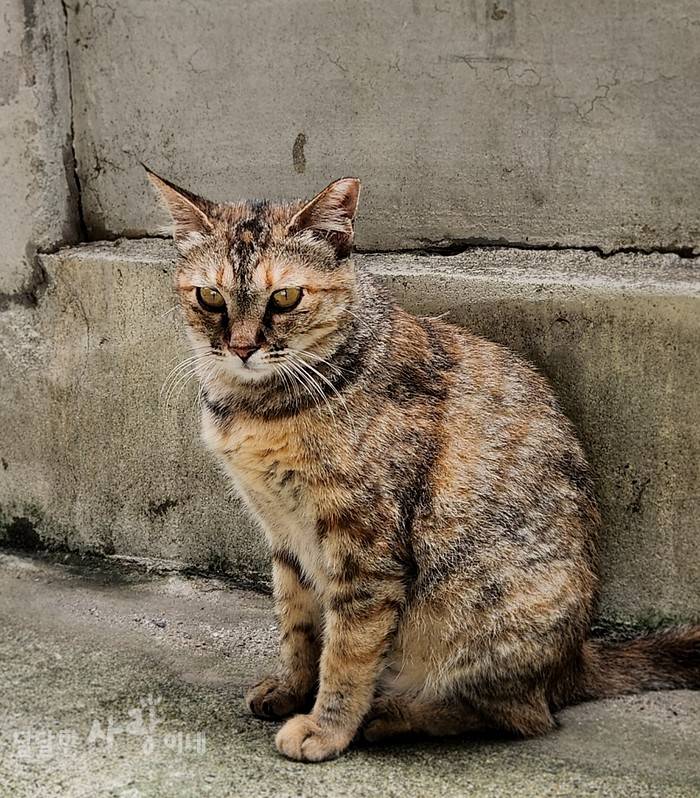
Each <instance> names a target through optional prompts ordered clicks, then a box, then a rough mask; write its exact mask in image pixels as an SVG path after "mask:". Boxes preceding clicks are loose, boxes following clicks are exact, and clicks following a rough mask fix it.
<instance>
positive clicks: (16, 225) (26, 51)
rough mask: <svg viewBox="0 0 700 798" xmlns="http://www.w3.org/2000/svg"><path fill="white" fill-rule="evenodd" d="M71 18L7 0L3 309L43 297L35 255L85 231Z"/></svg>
mask: <svg viewBox="0 0 700 798" xmlns="http://www.w3.org/2000/svg"><path fill="white" fill-rule="evenodd" d="M74 171H75V163H74V159H73V143H72V131H71V104H70V78H69V71H68V60H67V53H66V19H65V15H64V12H63V8H62V6H61V3H60V2H56V0H44V1H42V0H38V2H29V1H27V0H25V2H21V0H5V2H4V3H3V15H2V25H1V26H0V186H1V189H0V196H2V217H3V218H2V224H0V310H1V309H3V308H6V307H8V306H10V305H13V304H20V305H22V304H27V303H32V302H34V301H36V295H37V293H38V292H40V290H41V284H42V275H41V273H40V269H39V266H38V262H37V260H36V258H35V255H36V253H37V252H38V251H46V250H49V249H52V248H55V247H56V246H57V245H58V244H61V243H66V242H68V241H75V240H76V239H77V237H78V234H79V214H78V197H77V187H76V183H75V175H74Z"/></svg>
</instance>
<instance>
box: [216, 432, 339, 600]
mask: <svg viewBox="0 0 700 798" xmlns="http://www.w3.org/2000/svg"><path fill="white" fill-rule="evenodd" d="M203 436H204V439H205V442H206V443H207V444H208V446H209V447H210V448H212V449H213V450H214V451H215V452H216V453H217V454H218V455H219V457H220V458H221V460H222V461H223V463H224V465H225V467H226V470H227V471H228V473H229V474H230V476H231V478H232V480H233V482H234V484H235V485H236V487H237V489H238V491H239V493H240V494H241V496H242V497H243V499H244V500H245V501H246V503H247V504H248V506H249V508H250V509H251V510H252V512H253V513H254V514H255V515H256V516H257V517H258V518H259V520H260V521H261V522H262V526H263V528H264V529H265V533H266V535H267V537H268V539H269V542H270V545H271V546H272V547H273V549H274V548H278V549H286V550H288V551H291V552H292V553H293V554H294V555H295V557H296V558H297V559H298V561H299V562H300V563H301V565H302V567H303V569H304V571H305V573H306V575H307V576H308V577H309V578H310V579H312V581H313V582H314V583H315V584H316V585H317V586H318V587H319V589H321V590H322V589H323V586H324V584H325V581H326V579H325V572H326V568H325V564H324V561H323V552H322V551H321V548H320V545H319V542H318V536H317V535H316V522H317V519H318V517H319V515H320V514H322V513H323V504H324V503H325V500H326V499H325V497H324V493H325V490H326V488H325V487H320V485H321V484H322V483H325V485H327V484H328V482H330V481H331V480H330V479H329V477H330V474H329V471H330V468H329V464H328V461H327V458H328V456H329V453H328V450H327V447H324V446H323V444H322V442H320V441H319V440H318V438H316V437H315V436H313V435H310V434H309V432H308V431H303V430H300V429H299V428H298V427H296V426H295V425H294V424H292V423H289V422H285V421H280V422H264V423H258V422H256V421H247V422H241V423H239V424H236V425H232V427H231V428H230V429H227V430H225V431H222V430H220V429H219V428H218V427H217V426H216V425H214V424H210V423H208V422H207V421H206V420H203Z"/></svg>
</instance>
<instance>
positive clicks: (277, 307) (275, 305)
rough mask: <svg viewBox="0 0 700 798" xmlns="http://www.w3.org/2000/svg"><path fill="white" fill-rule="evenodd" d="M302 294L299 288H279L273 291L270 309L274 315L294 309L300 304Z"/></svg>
mask: <svg viewBox="0 0 700 798" xmlns="http://www.w3.org/2000/svg"><path fill="white" fill-rule="evenodd" d="M303 295H304V292H303V291H302V289H301V288H280V289H279V290H278V291H274V292H273V293H272V296H271V297H270V307H271V308H272V310H274V311H275V312H276V313H285V312H286V311H288V310H294V308H295V307H296V306H297V305H298V304H299V303H300V302H301V298H302V296H303Z"/></svg>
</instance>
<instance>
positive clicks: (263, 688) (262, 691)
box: [245, 676, 306, 720]
mask: <svg viewBox="0 0 700 798" xmlns="http://www.w3.org/2000/svg"><path fill="white" fill-rule="evenodd" d="M245 700H246V704H247V705H248V709H250V711H251V712H252V713H253V715H255V716H256V717H258V718H264V719H265V720H280V719H281V718H287V717H289V716H290V715H293V714H294V713H295V712H298V711H299V710H300V709H303V708H304V705H305V704H306V699H305V697H304V696H300V695H299V694H298V693H297V692H295V691H294V690H292V688H291V687H289V685H287V684H285V682H284V681H282V680H281V679H279V678H278V677H277V676H266V677H265V678H264V679H262V680H261V681H259V682H258V683H257V684H256V685H253V687H251V688H250V690H249V691H248V693H247V695H246V697H245Z"/></svg>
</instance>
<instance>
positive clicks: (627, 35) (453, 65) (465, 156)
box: [67, 0, 700, 250]
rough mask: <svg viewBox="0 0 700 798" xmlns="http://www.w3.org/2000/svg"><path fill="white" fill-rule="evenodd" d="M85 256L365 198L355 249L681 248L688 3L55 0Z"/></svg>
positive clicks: (689, 216)
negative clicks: (70, 91) (301, 200)
mask: <svg viewBox="0 0 700 798" xmlns="http://www.w3.org/2000/svg"><path fill="white" fill-rule="evenodd" d="M67 6H68V9H69V19H70V26H69V30H70V41H69V44H70V57H71V63H72V68H73V73H74V78H75V87H76V91H75V131H76V150H77V153H78V165H79V172H80V176H81V182H82V186H83V191H84V195H83V201H84V205H85V215H86V221H87V225H88V229H89V232H90V235H91V237H92V238H98V239H99V238H103V237H105V236H113V235H118V234H122V233H127V234H129V235H135V234H141V233H143V232H154V231H155V230H157V228H158V224H159V221H160V217H158V216H157V214H156V210H155V208H154V203H153V200H152V196H151V194H150V193H149V191H148V189H147V187H146V185H145V181H144V180H143V175H142V173H141V170H140V167H139V166H138V161H139V160H144V161H146V162H147V163H149V164H150V165H152V167H153V168H154V169H156V170H160V171H162V172H163V173H165V174H167V175H169V176H170V177H171V178H173V179H174V180H176V181H181V182H182V183H183V184H186V185H188V186H190V187H191V188H192V189H193V190H197V191H200V192H201V193H204V194H207V195H211V196H212V197H213V198H216V199H235V198H238V197H240V196H299V195H307V194H310V193H313V192H314V191H315V190H317V189H319V188H320V187H322V186H323V185H325V183H326V182H327V181H329V180H330V179H331V178H334V177H339V176H342V175H344V174H348V173H350V174H356V175H358V176H360V177H361V178H362V179H363V181H364V193H363V203H362V212H361V221H362V224H361V227H360V232H359V237H358V243H359V246H360V247H364V248H370V249H387V248H416V247H418V248H420V247H425V246H433V245H435V244H439V243H440V242H444V241H454V240H462V239H472V240H473V239H474V238H476V239H488V240H491V241H493V240H499V239H503V240H506V241H509V242H529V243H531V244H545V245H570V246H593V247H600V248H602V249H604V250H610V249H615V248H618V247H630V246H632V247H640V248H644V249H658V248H696V247H697V246H698V244H699V242H700V217H699V208H700V161H699V159H698V157H697V131H698V130H699V129H700V92H698V85H700V57H699V55H700V53H699V48H698V44H697V41H698V39H697V37H698V30H700V28H699V27H698V26H699V25H700V6H699V5H698V3H697V2H695V0H637V1H636V2H610V0H587V2H580V1H578V0H576V1H574V0H526V1H525V0H438V2H434V1H433V0H430V1H429V2H428V0H413V2H408V1H407V0H384V1H383V2H373V1H372V0H358V1H357V2H352V3H347V2H343V1H342V0H324V2H318V0H298V1H297V2H281V1H280V0H251V2H246V3H240V2H236V3H232V2H228V0H213V1H212V2H207V3H198V2H189V0H158V2H144V0H120V2H118V3H117V2H105V0H99V2H98V0H80V2H78V0H68V2H67Z"/></svg>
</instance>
